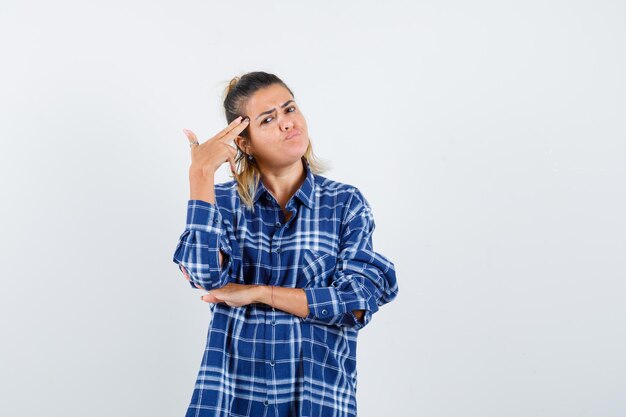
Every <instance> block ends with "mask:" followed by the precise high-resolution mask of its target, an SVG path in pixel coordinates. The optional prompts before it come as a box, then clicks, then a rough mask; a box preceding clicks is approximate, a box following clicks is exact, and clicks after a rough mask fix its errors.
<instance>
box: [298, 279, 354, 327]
mask: <svg viewBox="0 0 626 417" xmlns="http://www.w3.org/2000/svg"><path fill="white" fill-rule="evenodd" d="M304 293H305V294H306V299H307V303H308V305H309V314H308V315H307V316H306V317H305V318H304V321H310V322H314V323H320V324H335V323H337V322H339V321H341V319H342V316H343V315H344V314H345V313H346V306H345V303H343V302H342V301H341V299H340V298H339V294H338V291H337V288H335V287H308V288H304Z"/></svg>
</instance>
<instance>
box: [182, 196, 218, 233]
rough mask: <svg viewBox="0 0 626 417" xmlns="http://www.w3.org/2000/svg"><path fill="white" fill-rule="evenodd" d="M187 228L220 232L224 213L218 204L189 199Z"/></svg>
mask: <svg viewBox="0 0 626 417" xmlns="http://www.w3.org/2000/svg"><path fill="white" fill-rule="evenodd" d="M187 229H189V230H194V231H200V232H213V233H220V232H221V230H222V215H221V213H220V211H219V209H218V208H217V204H212V203H207V202H206V201H203V200H189V201H188V202H187Z"/></svg>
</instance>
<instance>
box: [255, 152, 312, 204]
mask: <svg viewBox="0 0 626 417" xmlns="http://www.w3.org/2000/svg"><path fill="white" fill-rule="evenodd" d="M302 163H303V164H304V170H305V171H306V178H305V179H304V182H303V183H302V185H301V186H300V188H298V190H297V191H296V193H295V194H294V195H295V197H296V198H297V199H299V200H300V201H301V202H302V203H303V204H304V205H306V206H307V207H308V208H313V201H314V191H315V177H314V176H313V172H312V171H311V168H310V167H309V163H308V162H307V161H306V160H305V159H303V160H302ZM265 193H269V192H268V190H267V188H265V185H264V184H263V181H259V185H258V187H257V190H256V193H255V194H254V199H253V202H254V203H256V202H257V200H258V199H259V198H260V197H261V196H263V194H265Z"/></svg>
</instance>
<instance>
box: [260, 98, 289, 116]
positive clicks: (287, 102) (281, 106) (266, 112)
mask: <svg viewBox="0 0 626 417" xmlns="http://www.w3.org/2000/svg"><path fill="white" fill-rule="evenodd" d="M289 103H295V101H293V100H289V101H286V102H284V103H283V104H281V105H280V108H281V109H282V108H283V107H285V106H286V105H287V104H289ZM274 110H276V107H274V108H272V109H270V110H267V111H264V112H263V113H261V114H259V115H258V116H257V117H256V119H258V118H259V117H261V116H263V115H266V114H270V113H272V112H273V111H274ZM256 119H254V120H256Z"/></svg>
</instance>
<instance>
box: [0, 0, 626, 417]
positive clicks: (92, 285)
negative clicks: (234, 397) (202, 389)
mask: <svg viewBox="0 0 626 417" xmlns="http://www.w3.org/2000/svg"><path fill="white" fill-rule="evenodd" d="M624 21H626V8H625V6H624V3H623V2H619V1H617V0H616V1H553V0H542V1H525V2H498V1H484V0H478V1H473V2H465V1H429V2H419V1H403V2H402V1H386V2H384V3H383V2H373V1H369V2H368V1H343V2H337V1H333V2H331V1H317V2H294V1H289V2H288V1H263V2H259V1H255V2H253V1H250V2H217V1H216V2H208V1H185V2H181V1H177V2H174V1H170V2H165V1H147V0H146V1H128V0H124V1H110V0H109V1H102V2H99V3H96V2H85V1H74V2H70V1H55V2H47V1H30V2H29V1H17V0H15V1H13V0H11V1H8V0H2V3H0V48H1V49H0V51H1V56H2V63H1V65H0V138H1V140H2V142H1V144H2V147H1V151H0V178H1V181H2V183H1V191H2V196H3V198H2V204H1V205H0V210H1V216H0V222H1V224H0V226H1V238H0V239H1V241H0V244H1V245H2V246H1V252H0V253H1V256H2V260H1V267H0V268H1V270H0V276H1V279H2V301H1V302H0V325H1V329H2V343H1V344H0V367H1V368H0V384H1V386H0V390H1V395H0V414H1V415H3V416H12V417H14V416H43V415H45V416H63V417H70V416H90V417H99V416H164V417H165V416H182V415H184V412H185V410H186V407H187V405H188V402H189V400H190V398H191V394H192V391H193V387H194V382H195V378H196V375H197V371H198V367H199V365H200V361H201V357H202V353H203V349H204V343H205V337H206V331H207V327H208V323H209V320H210V313H209V305H208V304H206V303H204V302H202V301H200V295H201V294H202V292H200V291H198V290H193V289H191V288H190V287H189V285H188V283H187V282H186V281H185V280H184V278H182V276H181V275H180V273H179V271H178V269H177V268H176V266H175V264H174V263H173V262H172V260H171V258H172V255H173V251H174V249H175V244H176V242H177V239H178V236H179V235H180V233H181V232H182V231H183V228H184V223H185V214H186V203H187V198H188V181H187V168H188V164H189V147H188V145H187V139H186V137H185V136H184V135H183V133H182V129H183V128H189V129H192V130H194V131H195V132H196V133H197V134H198V136H199V137H200V138H201V140H205V139H207V138H209V137H211V136H213V135H214V134H215V133H217V132H218V131H219V130H221V129H222V128H223V127H224V126H225V125H226V123H225V119H224V115H223V110H222V107H221V94H222V91H223V88H224V87H225V86H226V83H227V82H228V80H229V79H230V78H231V77H233V76H235V75H242V74H243V73H245V72H248V71H256V70H263V71H268V72H272V73H275V74H277V75H278V76H279V77H281V78H282V79H283V80H284V81H285V82H286V83H287V84H288V85H289V86H290V87H291V89H292V90H293V91H294V93H295V96H296V100H297V102H298V103H299V105H300V106H301V109H302V111H303V112H304V114H305V117H306V118H307V122H308V125H309V133H310V136H311V140H312V142H313V144H314V148H315V151H316V152H317V154H318V155H319V156H320V157H322V158H323V159H325V160H328V161H330V162H331V163H332V166H333V169H332V170H330V171H328V172H327V173H326V176H328V177H329V178H332V179H334V180H337V181H341V182H346V183H349V184H353V185H355V186H357V187H359V189H361V190H362V191H363V193H364V194H365V196H366V197H367V198H368V200H369V201H370V203H371V205H372V207H373V210H374V216H375V219H376V224H377V228H376V232H375V234H374V247H375V249H376V250H377V251H378V252H381V253H382V254H384V255H386V256H388V257H389V258H390V259H391V260H393V261H394V263H395V264H396V268H397V275H398V283H399V289H400V292H399V295H398V298H397V299H396V300H395V301H394V302H392V303H390V304H388V305H386V306H384V307H382V308H381V310H380V311H379V312H378V313H376V315H374V317H373V319H372V322H371V323H370V324H369V325H368V326H367V327H365V328H364V329H363V330H362V331H361V332H360V335H359V350H358V355H357V357H358V372H359V377H358V378H359V380H358V381H359V382H358V391H357V398H358V409H359V416H360V417H380V416H420V417H421V416H425V417H440V416H441V417H443V416H445V417H459V416H463V417H474V416H475V417H490V416H493V417H501V416H507V417H518V416H519V417H528V416H533V417H543V416H546V417H548V416H550V417H553V416H563V417H570V416H589V417H605V416H606V417H610V416H611V417H612V416H623V415H626V397H625V396H624V393H625V392H626V361H625V359H624V352H625V351H626V334H625V333H626V331H625V329H626V307H625V306H624V298H625V297H624V296H625V294H626V284H625V278H626V267H625V265H624V262H625V261H624V259H625V257H624V254H625V250H626V237H625V236H626V216H625V215H624V213H625V212H626V188H625V184H624V179H625V178H626V175H625V174H626V173H625V168H624V163H625V159H626V145H625V143H624V140H625V139H626V135H625V133H626V127H625V125H624V119H625V118H624V116H625V114H626V101H625V99H624V97H625V96H626V88H625V82H624V74H625V73H626V59H625V58H626V30H625V29H624ZM226 168H227V167H226V166H223V167H222V169H221V170H220V177H219V178H218V179H219V180H220V181H225V180H226V179H227V176H226V172H227V171H226Z"/></svg>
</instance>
